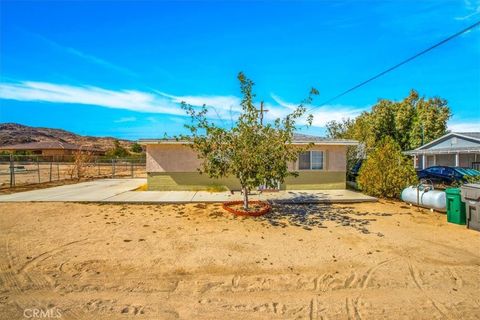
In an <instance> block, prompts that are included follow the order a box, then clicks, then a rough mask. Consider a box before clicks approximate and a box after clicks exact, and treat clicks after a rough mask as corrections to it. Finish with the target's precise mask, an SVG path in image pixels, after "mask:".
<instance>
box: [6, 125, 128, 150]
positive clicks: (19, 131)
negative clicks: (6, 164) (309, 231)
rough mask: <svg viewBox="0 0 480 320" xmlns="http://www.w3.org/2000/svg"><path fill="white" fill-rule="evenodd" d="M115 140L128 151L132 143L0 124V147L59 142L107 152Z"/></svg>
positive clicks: (59, 130) (60, 131)
mask: <svg viewBox="0 0 480 320" xmlns="http://www.w3.org/2000/svg"><path fill="white" fill-rule="evenodd" d="M115 140H118V141H119V142H120V144H121V145H122V146H123V147H125V148H127V149H130V146H131V145H132V144H133V141H130V140H122V139H115V138H113V137H92V136H81V135H78V134H75V133H73V132H70V131H66V130H62V129H52V128H40V127H29V126H24V125H21V124H18V123H0V146H5V145H11V144H18V143H28V142H41V141H60V142H68V143H73V144H77V145H82V146H88V147H94V148H98V149H102V150H105V151H107V150H109V149H111V148H113V143H114V141H115Z"/></svg>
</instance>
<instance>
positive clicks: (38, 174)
mask: <svg viewBox="0 0 480 320" xmlns="http://www.w3.org/2000/svg"><path fill="white" fill-rule="evenodd" d="M37 176H38V183H40V162H38V157H37Z"/></svg>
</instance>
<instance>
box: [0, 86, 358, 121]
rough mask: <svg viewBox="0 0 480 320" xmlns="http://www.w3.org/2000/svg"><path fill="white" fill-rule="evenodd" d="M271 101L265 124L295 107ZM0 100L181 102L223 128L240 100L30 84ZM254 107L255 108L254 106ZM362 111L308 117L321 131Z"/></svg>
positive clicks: (111, 104)
mask: <svg viewBox="0 0 480 320" xmlns="http://www.w3.org/2000/svg"><path fill="white" fill-rule="evenodd" d="M272 98H273V100H274V103H265V109H268V112H266V113H265V120H266V121H273V120H274V119H276V118H282V117H284V116H286V115H287V114H289V113H290V112H292V110H293V109H294V108H295V107H296V106H297V105H298V104H295V103H290V102H286V101H285V100H283V99H281V98H280V97H278V96H277V95H274V94H272ZM0 99H10V100H18V101H40V102H50V103H64V104H83V105H94V106H100V107H105V108H113V109H124V110H130V111H136V112H144V113H159V114H168V115H171V116H185V115H186V114H185V111H184V110H182V109H181V107H180V103H181V102H182V101H184V102H186V103H188V104H190V105H193V106H194V107H199V106H202V105H204V104H205V105H206V106H207V107H209V109H210V112H209V117H210V118H211V119H218V120H219V121H221V122H222V124H224V125H229V124H230V123H231V122H230V121H232V120H235V119H236V118H237V116H238V114H239V111H241V107H240V102H241V100H240V98H239V97H236V96H230V95H226V96H220V95H199V96H193V95H185V96H175V95H171V94H167V93H164V92H160V91H155V92H144V91H138V90H108V89H104V88H99V87H94V86H71V85H64V84H54V83H47V82H33V81H24V82H18V83H0ZM257 107H259V105H258V104H257ZM306 107H307V109H310V108H313V107H314V106H313V105H310V106H306ZM365 109H367V107H365V108H358V107H354V106H345V105H327V106H322V107H320V108H315V109H313V110H311V111H310V112H309V113H312V114H313V116H314V119H313V125H314V126H317V127H324V126H325V125H326V123H327V122H329V121H332V120H337V121H339V120H342V119H346V118H354V117H356V116H358V115H359V114H360V113H361V112H362V111H364V110H365ZM145 119H146V120H148V121H149V122H152V123H157V122H158V121H159V120H158V118H156V117H153V116H149V117H147V118H145ZM173 119H175V120H173ZM136 120H137V119H136V117H125V118H120V119H118V120H116V121H115V122H118V123H121V122H131V121H136ZM170 120H171V121H172V123H176V124H178V123H180V122H181V120H183V119H182V118H170ZM299 124H300V125H303V124H305V119H302V120H301V121H299Z"/></svg>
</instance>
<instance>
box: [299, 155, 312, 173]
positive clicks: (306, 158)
mask: <svg viewBox="0 0 480 320" xmlns="http://www.w3.org/2000/svg"><path fill="white" fill-rule="evenodd" d="M298 169H299V170H310V151H305V152H300V155H299V156H298Z"/></svg>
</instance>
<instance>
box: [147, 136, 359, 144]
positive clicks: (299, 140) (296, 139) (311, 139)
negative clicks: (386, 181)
mask: <svg viewBox="0 0 480 320" xmlns="http://www.w3.org/2000/svg"><path fill="white" fill-rule="evenodd" d="M138 142H139V143H140V144H143V145H147V144H185V143H188V141H185V140H177V139H172V138H165V139H140V140H138ZM292 143H293V144H309V143H313V144H329V145H347V146H356V145H358V141H356V140H349V139H332V138H326V137H318V136H312V135H307V134H301V133H294V135H293V141H292Z"/></svg>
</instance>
